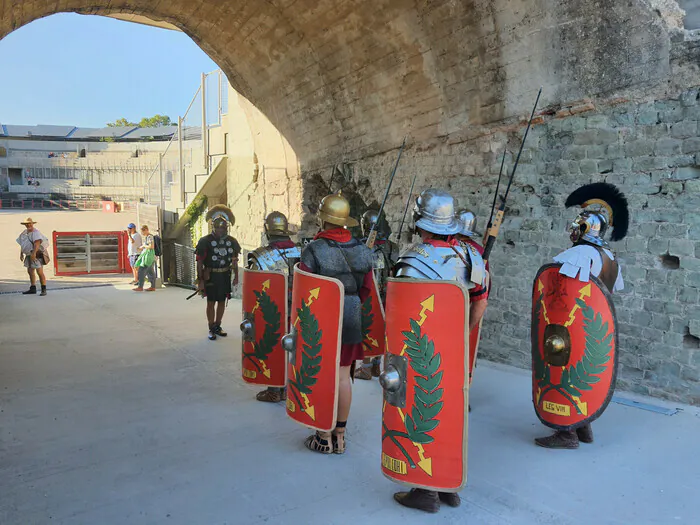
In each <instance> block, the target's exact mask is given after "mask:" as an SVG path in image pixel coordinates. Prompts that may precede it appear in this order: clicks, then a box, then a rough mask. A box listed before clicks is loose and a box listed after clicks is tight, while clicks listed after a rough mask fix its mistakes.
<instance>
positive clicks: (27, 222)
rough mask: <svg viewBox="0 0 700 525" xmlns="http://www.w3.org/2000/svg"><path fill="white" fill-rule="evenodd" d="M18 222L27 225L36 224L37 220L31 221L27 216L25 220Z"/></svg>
mask: <svg viewBox="0 0 700 525" xmlns="http://www.w3.org/2000/svg"><path fill="white" fill-rule="evenodd" d="M20 224H23V225H24V226H27V225H29V224H38V223H37V222H35V221H33V220H32V218H31V217H27V220H26V221H24V222H20Z"/></svg>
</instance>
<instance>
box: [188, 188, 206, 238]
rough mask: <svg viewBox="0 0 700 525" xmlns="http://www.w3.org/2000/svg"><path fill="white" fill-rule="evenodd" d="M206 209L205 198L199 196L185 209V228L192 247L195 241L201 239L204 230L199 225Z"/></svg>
mask: <svg viewBox="0 0 700 525" xmlns="http://www.w3.org/2000/svg"><path fill="white" fill-rule="evenodd" d="M206 209H207V198H206V197H205V196H203V195H200V196H199V197H197V198H196V199H194V200H193V201H192V202H191V203H190V205H189V206H187V209H186V210H185V215H186V216H187V217H188V220H187V227H188V228H189V230H190V234H191V235H192V245H193V246H195V245H196V244H197V240H199V238H200V237H202V230H203V229H204V228H203V227H199V226H202V225H201V224H200V223H201V222H202V221H203V220H204V212H205V210H206Z"/></svg>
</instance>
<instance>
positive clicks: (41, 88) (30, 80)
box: [0, 14, 218, 127]
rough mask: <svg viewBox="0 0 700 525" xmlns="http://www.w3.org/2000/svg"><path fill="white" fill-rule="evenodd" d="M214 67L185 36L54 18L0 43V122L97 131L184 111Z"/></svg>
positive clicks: (100, 21)
mask: <svg viewBox="0 0 700 525" xmlns="http://www.w3.org/2000/svg"><path fill="white" fill-rule="evenodd" d="M217 67H218V66H217V65H216V64H215V63H214V62H213V61H212V60H211V59H210V58H209V57H208V56H207V55H206V54H205V53H204V51H202V50H201V49H200V48H199V47H197V44H195V43H194V42H193V41H192V40H191V39H190V38H189V37H188V36H187V35H185V34H184V33H180V32H178V31H169V30H166V29H160V28H155V27H150V26H144V25H141V24H134V23H130V22H122V21H119V20H114V19H111V18H104V17H100V16H83V15H77V14H58V15H53V16H50V17H47V18H42V19H40V20H36V21H34V22H32V23H31V24H28V25H26V26H23V27H21V28H19V29H18V30H16V31H14V32H12V33H10V34H9V35H8V36H6V37H5V38H4V39H3V40H0V123H2V124H27V125H34V124H63V125H75V126H85V127H102V126H104V125H105V124H106V123H107V122H109V121H114V120H116V119H117V118H119V117H126V118H127V119H129V120H131V121H136V122H138V121H139V120H140V119H141V117H144V116H151V115H155V114H156V113H160V114H161V115H168V116H170V117H171V118H173V119H176V118H177V116H178V115H182V113H184V111H185V110H186V109H187V105H188V104H189V102H190V100H191V98H192V96H193V95H194V93H195V91H196V90H197V87H198V86H199V83H200V75H201V73H203V72H210V71H213V70H215V69H217Z"/></svg>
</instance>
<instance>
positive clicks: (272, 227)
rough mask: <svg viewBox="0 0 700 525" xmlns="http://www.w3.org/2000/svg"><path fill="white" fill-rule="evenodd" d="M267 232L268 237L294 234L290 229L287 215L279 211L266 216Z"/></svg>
mask: <svg viewBox="0 0 700 525" xmlns="http://www.w3.org/2000/svg"><path fill="white" fill-rule="evenodd" d="M265 234H266V235H267V236H268V237H269V236H271V235H280V236H287V235H292V232H291V231H289V221H287V216H286V215H285V214H284V213H282V212H279V211H273V212H272V213H270V214H268V216H267V217H265Z"/></svg>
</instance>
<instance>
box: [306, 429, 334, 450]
mask: <svg viewBox="0 0 700 525" xmlns="http://www.w3.org/2000/svg"><path fill="white" fill-rule="evenodd" d="M330 437H331V434H330V433H329V432H318V431H316V433H315V434H312V435H310V436H309V437H307V438H306V439H305V440H304V446H306V448H308V449H309V450H311V451H313V452H318V453H319V454H332V453H333V447H332V446H331V444H330Z"/></svg>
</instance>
